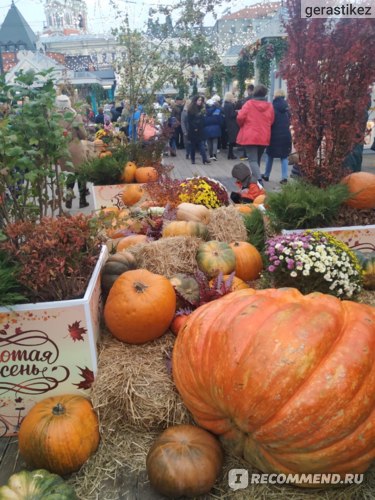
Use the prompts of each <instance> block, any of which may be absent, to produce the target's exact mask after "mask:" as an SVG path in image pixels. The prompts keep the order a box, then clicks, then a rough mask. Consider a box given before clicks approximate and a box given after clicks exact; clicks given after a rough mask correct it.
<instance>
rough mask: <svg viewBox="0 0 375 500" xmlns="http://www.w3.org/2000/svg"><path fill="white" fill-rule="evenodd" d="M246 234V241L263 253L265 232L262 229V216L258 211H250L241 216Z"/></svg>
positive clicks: (263, 228)
mask: <svg viewBox="0 0 375 500" xmlns="http://www.w3.org/2000/svg"><path fill="white" fill-rule="evenodd" d="M243 221H244V224H245V228H246V233H247V241H248V242H249V243H251V244H252V245H254V246H255V247H256V248H257V250H259V252H260V253H263V251H264V245H265V240H266V230H265V227H264V219H263V214H262V212H261V211H260V210H258V209H255V210H252V211H251V212H250V213H249V214H245V215H244V216H243Z"/></svg>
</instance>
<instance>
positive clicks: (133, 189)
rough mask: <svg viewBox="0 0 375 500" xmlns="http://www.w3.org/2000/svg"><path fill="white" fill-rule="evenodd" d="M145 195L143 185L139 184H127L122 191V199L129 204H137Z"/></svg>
mask: <svg viewBox="0 0 375 500" xmlns="http://www.w3.org/2000/svg"><path fill="white" fill-rule="evenodd" d="M143 195H144V191H143V189H142V187H141V186H139V185H137V184H125V186H124V190H123V191H122V201H123V202H124V204H125V205H127V206H131V205H135V204H136V203H137V202H138V201H139V200H140V199H141V198H142V196H143Z"/></svg>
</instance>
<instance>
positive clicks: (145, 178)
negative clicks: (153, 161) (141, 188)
mask: <svg viewBox="0 0 375 500" xmlns="http://www.w3.org/2000/svg"><path fill="white" fill-rule="evenodd" d="M158 177H159V174H158V171H157V170H156V168H154V167H138V168H137V170H136V171H135V180H136V181H137V182H141V183H143V182H155V181H157V180H158Z"/></svg>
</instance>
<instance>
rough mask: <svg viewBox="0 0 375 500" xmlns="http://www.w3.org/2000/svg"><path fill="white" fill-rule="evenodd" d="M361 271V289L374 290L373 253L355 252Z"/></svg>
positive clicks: (374, 262) (374, 265)
mask: <svg viewBox="0 0 375 500" xmlns="http://www.w3.org/2000/svg"><path fill="white" fill-rule="evenodd" d="M355 254H356V256H357V259H358V261H359V263H360V264H361V267H362V271H363V288H366V290H375V252H366V253H365V252H360V251H359V250H356V251H355Z"/></svg>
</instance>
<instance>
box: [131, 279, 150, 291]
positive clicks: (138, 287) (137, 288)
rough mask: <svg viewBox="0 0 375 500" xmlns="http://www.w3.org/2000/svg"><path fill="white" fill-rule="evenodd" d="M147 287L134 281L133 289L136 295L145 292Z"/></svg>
mask: <svg viewBox="0 0 375 500" xmlns="http://www.w3.org/2000/svg"><path fill="white" fill-rule="evenodd" d="M147 288H148V285H145V284H144V283H141V282H140V281H136V282H135V283H134V289H135V291H136V292H137V293H143V292H144V291H145V290H147Z"/></svg>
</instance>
